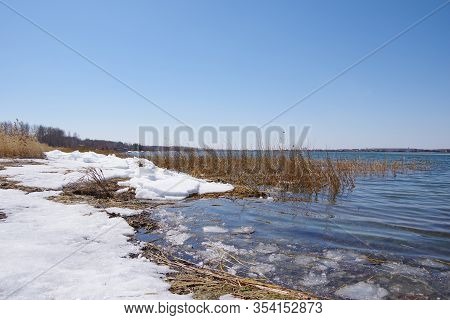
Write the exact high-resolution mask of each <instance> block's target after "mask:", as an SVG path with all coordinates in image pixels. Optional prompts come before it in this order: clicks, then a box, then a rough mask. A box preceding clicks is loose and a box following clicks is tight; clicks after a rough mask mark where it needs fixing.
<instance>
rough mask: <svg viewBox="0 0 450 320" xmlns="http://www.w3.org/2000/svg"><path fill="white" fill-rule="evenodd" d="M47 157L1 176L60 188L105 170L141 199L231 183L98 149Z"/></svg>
mask: <svg viewBox="0 0 450 320" xmlns="http://www.w3.org/2000/svg"><path fill="white" fill-rule="evenodd" d="M46 157H47V160H43V161H41V163H42V164H38V165H24V166H22V167H8V168H6V169H5V170H3V172H2V173H1V175H3V176H8V177H10V178H11V179H13V180H15V181H19V182H20V184H22V185H26V186H30V187H39V188H44V189H53V190H60V189H61V188H62V187H63V186H65V185H67V184H69V183H71V182H75V181H77V180H78V179H80V178H82V177H83V176H84V173H83V169H86V168H88V167H92V168H97V169H101V170H102V172H103V174H104V176H105V178H107V179H108V178H124V179H126V180H125V181H122V182H120V183H119V185H120V186H122V187H123V189H122V190H125V188H132V189H134V190H135V193H136V198H138V199H154V200H181V199H184V198H186V197H188V196H190V195H192V194H204V193H216V192H227V191H230V190H232V189H233V186H232V185H230V184H223V183H217V182H208V181H206V180H202V179H197V178H194V177H192V176H189V175H187V174H184V173H180V172H176V171H171V170H167V169H163V168H159V167H157V166H155V165H154V164H153V163H152V162H151V161H149V160H146V159H139V158H126V159H122V158H118V157H116V156H115V155H108V156H106V155H102V154H97V153H95V152H79V151H74V152H70V153H66V152H61V151H59V150H54V151H50V152H47V153H46Z"/></svg>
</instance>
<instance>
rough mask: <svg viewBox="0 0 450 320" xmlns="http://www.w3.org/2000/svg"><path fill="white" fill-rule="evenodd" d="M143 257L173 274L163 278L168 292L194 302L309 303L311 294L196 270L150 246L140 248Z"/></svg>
mask: <svg viewBox="0 0 450 320" xmlns="http://www.w3.org/2000/svg"><path fill="white" fill-rule="evenodd" d="M143 255H144V256H145V257H147V258H149V259H150V260H152V261H155V262H157V263H159V264H164V265H166V266H169V267H170V268H171V269H172V270H174V271H176V272H174V273H171V274H169V275H168V276H167V280H168V281H169V283H170V284H171V288H170V291H171V292H173V293H176V294H190V293H192V294H193V296H194V298H195V299H218V298H219V297H220V296H222V295H225V294H232V295H233V296H235V297H237V298H241V299H252V300H273V299H276V300H286V299H289V300H310V299H317V297H315V296H314V295H312V294H309V293H305V292H301V291H296V290H292V289H287V288H284V287H281V286H277V285H274V284H270V283H267V282H264V281H261V280H256V279H251V278H244V277H240V276H236V275H232V274H229V273H227V272H225V271H222V270H216V269H211V268H207V267H198V266H196V265H194V264H192V263H190V262H188V261H186V260H183V259H180V258H176V257H173V256H170V255H168V254H167V253H165V252H163V251H162V250H161V249H160V248H159V247H157V246H155V245H153V244H147V245H146V246H145V247H144V248H143Z"/></svg>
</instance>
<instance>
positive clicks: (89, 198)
mask: <svg viewBox="0 0 450 320" xmlns="http://www.w3.org/2000/svg"><path fill="white" fill-rule="evenodd" d="M119 181H124V179H121V178H112V179H106V178H105V177H104V175H103V173H102V171H101V170H99V169H94V168H88V169H86V170H85V174H84V176H83V177H82V178H81V179H79V180H78V181H75V182H73V183H70V184H68V185H66V186H65V187H64V188H63V192H62V194H60V195H58V196H55V197H51V199H52V200H54V201H57V202H61V203H66V204H74V203H80V202H83V203H89V204H90V205H92V206H94V207H96V208H106V207H121V208H130V209H142V210H143V209H146V208H152V207H156V206H158V205H161V204H163V203H161V202H157V201H147V200H141V199H136V198H135V193H134V190H133V189H132V188H129V189H128V190H127V191H125V192H120V193H118V192H117V191H118V190H119V189H121V188H122V187H120V186H119V185H118V184H117V183H118V182H119ZM169 203H172V202H164V204H169Z"/></svg>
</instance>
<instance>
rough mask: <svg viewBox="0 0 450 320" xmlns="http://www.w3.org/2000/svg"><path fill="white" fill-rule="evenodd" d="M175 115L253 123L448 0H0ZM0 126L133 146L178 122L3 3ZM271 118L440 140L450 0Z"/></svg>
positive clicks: (318, 143)
mask: <svg viewBox="0 0 450 320" xmlns="http://www.w3.org/2000/svg"><path fill="white" fill-rule="evenodd" d="M1 2H6V3H8V4H9V5H11V6H12V7H14V8H15V9H16V10H18V11H19V12H20V13H22V14H23V15H25V16H26V17H28V18H30V19H31V20H33V21H34V22H36V23H37V24H39V25H40V26H42V27H43V28H45V29H46V30H48V31H49V32H51V33H53V34H54V35H56V36H57V37H59V38H60V39H61V40H63V41H64V42H66V43H67V44H69V45H70V46H72V47H73V48H75V49H76V50H78V51H80V52H81V53H83V54H84V55H86V56H87V57H89V58H90V59H92V60H94V61H95V62H97V63H98V64H99V65H101V66H102V67H103V68H105V69H106V70H108V71H109V72H111V73H112V74H114V75H115V76H117V77H118V78H120V79H121V80H123V81H125V82H126V83H128V84H130V85H131V86H132V87H134V88H136V90H138V91H139V92H141V93H142V94H144V95H145V96H147V97H148V98H150V99H151V100H153V101H154V102H156V103H157V104H158V105H160V106H161V107H163V108H164V109H165V110H167V111H168V112H170V113H171V114H173V115H175V116H176V117H178V118H179V119H181V120H182V121H183V122H185V123H187V124H189V125H192V126H194V127H199V126H201V125H212V126H219V125H240V126H244V125H262V124H263V123H265V122H267V121H268V120H270V119H271V118H273V117H274V116H275V115H277V114H278V113H279V112H281V111H282V110H284V109H285V108H287V107H288V106H290V105H292V104H293V103H295V102H296V101H297V100H299V99H300V98H302V97H303V96H304V95H306V94H307V93H309V92H310V91H311V90H313V89H315V88H316V87H318V86H319V85H321V84H322V83H324V82H325V81H326V80H328V79H329V78H330V77H332V76H333V75H335V74H336V73H338V72H339V71H341V70H342V69H344V68H346V67H347V66H349V65H351V64H352V63H354V62H355V61H356V60H358V59H359V58H360V57H362V56H363V55H365V54H366V53H368V52H370V51H371V50H373V49H375V48H376V47H378V46H379V45H380V44H381V43H383V42H384V41H386V40H387V39H389V38H390V37H392V36H393V35H395V34H397V33H399V32H401V31H402V30H404V29H405V28H406V27H407V26H408V25H410V24H412V23H414V22H415V21H417V20H418V19H420V18H422V17H423V16H424V15H426V14H427V13H429V12H430V11H432V10H433V9H434V8H436V7H437V6H439V5H440V4H442V3H444V2H445V1H444V0H439V1H438V0H422V1H414V0H402V1H384V0H382V1H381V0H376V1H358V0H352V1H347V0H343V1H313V0H311V1H300V0H298V1H274V0H273V1H224V0H223V1H214V0H209V1H206V0H205V1H194V0H190V1H163V0H161V1H144V0H141V1H139V0H134V1H84V0H83V1H80V0H77V1H56V0H54V1H22V0H1ZM0 108H1V109H0V110H1V111H0V120H14V119H15V118H20V119H21V120H24V121H27V122H30V123H33V124H45V125H51V126H57V127H60V128H63V129H65V130H67V131H71V132H74V131H76V132H78V133H79V134H80V136H81V137H90V138H106V139H111V140H122V141H127V142H135V141H137V135H138V129H137V128H138V126H139V125H150V126H158V127H161V126H163V125H169V126H175V125H177V124H178V123H177V122H176V121H175V120H174V119H172V118H170V117H169V116H167V115H166V114H164V113H163V112H161V111H159V110H158V109H156V108H155V107H154V106H152V105H151V104H149V103H148V102H146V101H145V100H143V99H142V98H140V97H138V96H137V95H135V94H134V93H132V92H131V91H130V90H128V89H127V88H125V87H123V86H122V85H121V84H119V83H118V82H116V81H115V80H113V79H111V78H110V77H108V76H106V75H105V74H104V73H102V72H100V71H99V70H98V69H96V68H95V67H93V66H92V65H90V64H88V63H87V62H86V61H84V60H83V59H81V58H80V57H79V56H77V55H75V54H74V53H73V52H71V51H70V50H68V49H67V48H65V47H64V46H62V45H61V44H59V43H58V42H56V41H55V40H54V39H52V38H50V37H49V36H48V35H46V34H44V33H42V32H41V31H39V30H38V29H37V28H36V27H34V26H32V25H31V24H30V23H28V22H26V21H25V20H24V19H22V18H20V17H18V16H17V15H15V14H14V13H12V12H11V11H10V10H8V9H7V8H5V7H4V6H3V5H1V3H0ZM273 124H276V125H281V126H288V125H296V126H302V125H310V126H311V132H310V136H309V140H308V141H309V146H311V147H316V148H345V147H346V148H352V147H421V148H443V147H446V148H449V147H450V5H448V6H447V7H445V8H444V9H443V10H441V11H440V12H438V13H437V14H435V15H434V16H432V17H431V18H430V19H428V20H426V21H425V22H423V23H422V24H420V25H419V26H417V27H416V28H414V29H413V30H411V31H409V32H408V33H406V34H405V35H404V36H402V37H401V38H399V39H397V40H396V41H394V42H392V43H391V44H390V45H389V46H387V47H386V48H384V49H383V50H381V51H380V52H378V53H377V54H376V55H374V56H373V57H370V58H369V59H367V60H366V61H364V62H363V63H361V64H360V65H358V66H357V67H356V68H354V69H353V70H351V71H350V72H348V73H347V74H345V75H343V76H342V77H340V78H339V79H337V80H336V81H334V82H333V83H332V84H330V85H329V86H327V87H326V88H324V89H323V90H321V91H319V92H318V93H316V94H315V95H313V96H312V97H311V98H309V99H308V100H306V101H305V102H304V103H302V104H300V105H299V106H297V107H296V108H294V109H292V110H290V111H289V112H287V113H286V114H285V115H283V116H282V117H280V118H279V119H277V120H276V121H275V122H274V123H273Z"/></svg>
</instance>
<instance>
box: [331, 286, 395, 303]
mask: <svg viewBox="0 0 450 320" xmlns="http://www.w3.org/2000/svg"><path fill="white" fill-rule="evenodd" d="M388 294H389V291H387V290H386V289H384V288H381V287H380V286H378V285H376V284H371V283H367V282H358V283H355V284H352V285H348V286H345V287H342V288H340V289H339V290H337V291H336V295H338V296H339V297H343V298H348V299H357V300H375V299H382V298H384V297H385V296H387V295H388Z"/></svg>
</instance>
